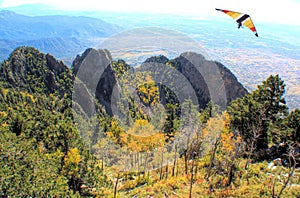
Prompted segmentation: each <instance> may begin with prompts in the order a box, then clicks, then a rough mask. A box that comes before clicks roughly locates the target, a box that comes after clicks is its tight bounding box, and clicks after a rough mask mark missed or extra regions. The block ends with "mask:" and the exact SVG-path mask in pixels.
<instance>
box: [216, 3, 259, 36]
mask: <svg viewBox="0 0 300 198" xmlns="http://www.w3.org/2000/svg"><path fill="white" fill-rule="evenodd" d="M216 10H217V11H220V12H223V13H225V14H227V15H228V16H230V17H231V18H233V19H234V20H235V21H236V22H237V23H238V24H239V28H240V26H241V25H243V26H245V27H247V28H249V29H250V30H251V31H252V32H254V33H255V36H257V37H258V34H257V31H256V28H255V26H254V23H253V21H252V19H251V18H250V16H249V15H248V14H243V13H240V12H234V11H230V10H222V9H218V8H216Z"/></svg>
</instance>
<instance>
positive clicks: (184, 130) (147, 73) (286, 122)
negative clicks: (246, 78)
mask: <svg viewBox="0 0 300 198" xmlns="http://www.w3.org/2000/svg"><path fill="white" fill-rule="evenodd" d="M86 57H90V59H89V60H90V62H89V63H93V64H95V63H99V62H101V63H105V64H104V65H105V68H102V69H101V73H102V76H101V77H99V76H97V75H98V74H97V73H96V72H93V71H95V70H93V69H95V68H96V66H97V64H95V65H93V64H92V65H91V64H86V63H87V62H86ZM186 57H193V59H191V58H190V59H189V60H193V61H195V62H200V63H201V64H202V69H203V70H201V72H200V76H199V78H196V77H195V70H194V69H195V68H191V67H192V65H193V64H191V63H193V61H187V59H186ZM111 58H112V57H110V55H109V52H108V51H106V50H94V49H88V50H87V51H86V52H85V53H83V54H82V55H79V56H78V57H77V58H76V59H75V60H74V62H73V65H72V68H71V69H69V68H68V67H66V66H65V65H64V64H63V63H62V62H60V61H58V60H56V59H55V58H54V57H53V56H52V55H50V54H43V53H41V52H39V51H38V50H37V49H35V48H32V47H19V48H17V49H15V50H14V51H13V52H12V53H11V56H10V57H9V58H8V59H7V60H6V61H4V62H3V63H2V64H1V68H0V115H1V116H0V158H1V159H0V165H1V169H0V196H1V197H299V196H300V193H299V192H300V186H299V183H300V171H299V163H300V160H299V157H300V151H299V149H300V110H299V109H295V110H293V111H289V109H288V107H287V106H286V104H285V98H284V93H285V84H284V82H283V80H282V79H281V78H280V76H278V75H271V76H270V77H268V78H267V79H266V80H265V81H264V82H263V83H262V84H261V85H259V86H258V87H257V89H256V90H255V91H253V92H252V93H248V92H247V90H246V89H245V88H244V87H243V86H242V85H241V84H240V83H239V82H238V81H237V79H236V78H235V76H234V75H233V74H232V73H231V72H230V71H229V70H228V69H227V68H226V67H225V66H223V65H222V64H221V63H216V65H217V67H218V68H219V69H220V71H221V72H220V73H221V74H222V79H223V80H224V82H225V85H224V89H225V90H224V92H225V93H226V99H227V100H226V101H227V103H226V107H225V108H223V107H220V106H218V105H217V104H215V103H214V102H213V101H211V99H212V96H211V95H204V94H207V89H206V88H207V87H206V88H205V86H204V88H203V87H202V86H200V84H201V85H203V79H205V78H207V77H208V76H209V71H210V70H209V69H208V68H204V65H205V66H207V67H209V65H210V64H212V62H209V61H206V60H204V59H201V56H200V55H198V54H194V53H190V52H188V53H183V54H182V55H181V56H179V57H177V58H175V59H171V60H169V59H168V58H166V57H163V56H158V57H152V58H149V59H147V60H145V63H144V65H142V66H141V67H140V68H132V67H131V66H130V65H128V64H127V63H126V62H125V61H123V60H112V59H111ZM199 58H200V59H199ZM199 60H200V61H199ZM106 61H107V62H106ZM106 63H109V64H106ZM147 64H151V66H152V67H150V68H151V69H153V68H154V69H155V70H153V71H152V70H149V67H146V66H147ZM161 64H164V65H167V68H168V69H169V70H168V71H173V70H174V71H175V70H176V71H179V72H180V73H181V74H183V75H184V76H186V78H187V79H189V82H191V84H192V87H193V89H195V90H196V91H195V92H196V96H197V100H196V103H197V104H194V103H193V102H195V101H193V100H189V99H188V98H186V99H185V100H183V101H181V99H180V97H179V96H178V95H176V92H174V91H172V90H171V88H172V86H171V85H170V87H167V86H165V85H163V84H158V83H156V82H157V81H155V79H153V76H152V75H151V72H156V73H160V71H161V70H160V69H159V68H157V66H160V65H161ZM201 64H200V65H201ZM194 65H195V64H194ZM84 67H90V69H92V72H90V73H88V74H86V75H82V74H81V73H80V72H81V71H82V69H83V68H84ZM200 68H201V67H200ZM204 70H205V71H204ZM133 71H134V72H133ZM164 71H166V70H164ZM198 71H199V70H198ZM138 72H141V73H138ZM133 73H134V74H135V75H136V74H138V75H136V76H135V78H122V76H127V77H131V75H132V74H133ZM103 74H104V75H103ZM141 74H143V75H141ZM93 75H94V76H97V79H99V81H97V82H93V79H94V76H93ZM206 75H208V76H206ZM162 76H163V77H164V78H163V79H167V78H168V73H163V74H162ZM128 79H130V80H128ZM210 82H213V81H210ZM88 83H90V84H88ZM87 85H89V86H87ZM136 85H138V86H136ZM115 86H116V87H117V88H116V89H117V91H118V95H114V94H113V93H114V92H113V91H112V90H111V89H112V88H114V87H115ZM122 86H125V87H127V89H125V90H127V91H120V90H121V88H122ZM215 87H218V86H215ZM74 89H75V90H74ZM76 89H77V90H76ZM128 90H129V91H128ZM132 90H134V91H132ZM76 91H77V92H76ZM74 93H75V95H74ZM132 93H136V95H134V94H132ZM76 94H77V95H76ZM208 94H209V93H208ZM79 96H80V97H79ZM81 96H84V97H81ZM113 97H116V98H117V99H119V101H120V103H116V104H120V105H119V106H118V108H119V112H118V113H119V114H116V113H115V110H114V108H115V106H114V105H115V104H114V103H113V99H112V98H113ZM125 99H126V102H125ZM124 123H126V124H124ZM186 134H188V136H186ZM186 137H188V138H186ZM168 145H172V148H171V147H170V146H168ZM116 147H118V148H119V151H116V149H115V148H116ZM173 148H174V149H175V152H173V150H172V149H173ZM126 157H128V158H126ZM275 159H276V160H275ZM123 167H126V169H124V168H123Z"/></svg>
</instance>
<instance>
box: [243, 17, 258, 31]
mask: <svg viewBox="0 0 300 198" xmlns="http://www.w3.org/2000/svg"><path fill="white" fill-rule="evenodd" d="M243 25H244V26H246V27H247V28H249V29H251V30H252V29H253V28H255V27H254V24H253V22H252V20H251V18H248V19H247V20H245V21H244V22H243Z"/></svg>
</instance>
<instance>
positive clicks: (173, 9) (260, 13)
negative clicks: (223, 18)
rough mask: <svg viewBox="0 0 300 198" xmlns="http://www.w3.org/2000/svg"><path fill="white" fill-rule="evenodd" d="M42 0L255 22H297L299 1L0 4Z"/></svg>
mask: <svg viewBox="0 0 300 198" xmlns="http://www.w3.org/2000/svg"><path fill="white" fill-rule="evenodd" d="M33 3H42V4H48V5H51V6H53V7H54V8H56V9H58V10H77V11H83V10H85V11H86V10H93V11H97V10H99V11H117V12H118V11H122V12H124V11H126V12H151V13H167V14H182V15H192V16H220V14H222V13H218V12H215V10H214V9H215V8H221V9H228V10H233V11H239V12H243V13H248V14H250V15H251V16H252V19H253V20H254V21H266V22H270V21H273V22H277V23H284V24H297V25H300V20H299V19H300V12H299V10H300V1H299V0H84V1H83V0H0V7H2V8H7V7H12V6H18V5H22V4H33Z"/></svg>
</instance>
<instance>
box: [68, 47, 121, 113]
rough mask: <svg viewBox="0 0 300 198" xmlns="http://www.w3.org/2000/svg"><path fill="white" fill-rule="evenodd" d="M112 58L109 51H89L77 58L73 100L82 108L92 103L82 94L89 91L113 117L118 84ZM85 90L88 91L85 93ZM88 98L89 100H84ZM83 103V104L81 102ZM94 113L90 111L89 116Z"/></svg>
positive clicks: (74, 66) (74, 63) (74, 64)
mask: <svg viewBox="0 0 300 198" xmlns="http://www.w3.org/2000/svg"><path fill="white" fill-rule="evenodd" d="M111 64H112V58H111V55H110V53H109V51H108V50H95V49H87V50H86V51H85V52H84V53H83V54H82V55H81V56H77V57H76V59H75V60H74V62H73V65H72V67H73V72H74V75H75V76H76V77H77V78H78V80H79V81H78V82H77V85H78V86H76V87H75V91H74V95H73V98H74V99H75V100H76V101H77V100H78V102H79V104H81V106H82V105H83V106H91V105H90V104H86V102H87V101H90V102H91V99H90V96H88V95H82V94H80V93H81V92H86V91H88V92H89V93H90V95H92V96H93V97H95V98H96V99H97V100H98V101H99V102H100V104H102V105H103V106H104V108H105V110H106V112H107V113H108V114H110V115H112V109H111V99H112V92H113V90H114V87H115V86H116V84H117V80H116V75H115V72H114V71H113V69H112V66H111ZM84 89H87V90H85V91H84ZM86 96H88V98H87V100H84V98H85V97H86ZM80 101H82V102H80ZM84 101H85V102H84ZM92 113H93V112H92V111H91V110H88V112H87V114H88V115H91V114H92Z"/></svg>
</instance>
